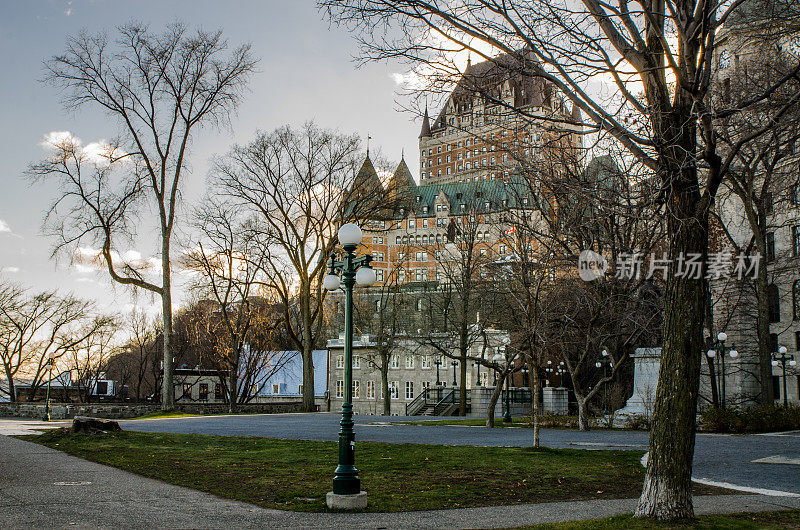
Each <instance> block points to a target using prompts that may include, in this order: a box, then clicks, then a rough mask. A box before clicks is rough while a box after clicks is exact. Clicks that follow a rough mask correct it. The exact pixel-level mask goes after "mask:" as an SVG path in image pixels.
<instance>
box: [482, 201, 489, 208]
mask: <svg viewBox="0 0 800 530" xmlns="http://www.w3.org/2000/svg"><path fill="white" fill-rule="evenodd" d="M489 206H490V204H489V201H486V202H485V203H483V207H484V208H486V209H487V210H488V209H489Z"/></svg>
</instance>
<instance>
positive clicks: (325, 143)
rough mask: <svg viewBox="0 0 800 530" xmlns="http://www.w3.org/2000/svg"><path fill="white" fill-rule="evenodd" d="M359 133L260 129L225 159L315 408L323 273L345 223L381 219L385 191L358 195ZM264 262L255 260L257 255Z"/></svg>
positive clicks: (229, 191)
mask: <svg viewBox="0 0 800 530" xmlns="http://www.w3.org/2000/svg"><path fill="white" fill-rule="evenodd" d="M358 147H359V140H358V138H357V137H356V136H348V135H343V134H340V133H337V132H335V131H327V130H323V129H320V128H319V127H317V126H316V125H314V124H313V123H307V124H305V125H304V126H303V127H302V128H300V129H292V128H290V127H281V128H279V129H276V130H275V131H273V132H271V133H259V134H258V135H257V136H256V138H255V139H254V140H253V141H252V142H251V143H249V144H247V145H242V146H235V147H234V148H233V149H232V150H231V151H230V153H229V154H228V155H227V156H225V157H224V158H222V159H220V160H218V161H217V163H216V164H215V170H214V177H213V178H214V185H215V186H217V191H218V193H219V195H221V196H224V197H227V198H228V199H229V200H230V201H231V204H233V205H236V206H237V207H239V208H243V209H246V210H247V211H248V213H250V214H251V216H252V220H251V222H250V228H249V230H250V237H252V239H251V241H252V244H253V245H254V248H253V250H252V252H251V253H250V257H249V258H248V260H249V261H250V262H251V263H252V264H255V265H256V266H257V271H256V272H257V281H256V285H259V286H261V287H263V288H266V289H268V290H269V291H270V292H272V293H274V294H275V296H276V301H277V302H278V303H279V304H280V305H281V307H283V310H284V313H285V314H284V318H283V321H284V324H285V326H286V335H287V336H288V337H289V340H290V342H291V343H292V344H294V346H295V347H296V348H297V350H298V351H299V352H300V353H301V355H302V359H303V407H304V409H305V410H313V409H314V364H313V362H314V361H313V356H312V352H313V350H314V347H315V346H316V345H318V344H320V343H321V341H322V340H323V338H324V337H323V332H324V326H323V323H324V319H323V315H322V312H323V309H324V308H323V301H324V296H325V291H324V290H323V289H322V276H323V274H324V273H325V262H326V259H327V257H328V256H329V255H330V253H331V251H332V250H333V248H334V246H335V244H336V232H337V230H338V228H339V226H340V225H341V224H344V223H346V222H352V221H358V220H363V219H368V218H373V217H374V216H375V215H376V214H377V213H379V209H381V208H385V203H382V202H381V191H380V190H375V192H374V193H373V194H372V195H370V196H369V197H368V198H366V199H364V200H359V201H356V199H358V198H359V197H360V196H361V192H363V191H364V190H362V189H359V187H358V186H356V185H354V184H355V178H354V177H355V175H356V170H357V168H358V163H359V161H360V152H359V149H358ZM256 256H258V258H257V260H258V261H257V263H255V261H254V260H255V259H256V258H255V257H256Z"/></svg>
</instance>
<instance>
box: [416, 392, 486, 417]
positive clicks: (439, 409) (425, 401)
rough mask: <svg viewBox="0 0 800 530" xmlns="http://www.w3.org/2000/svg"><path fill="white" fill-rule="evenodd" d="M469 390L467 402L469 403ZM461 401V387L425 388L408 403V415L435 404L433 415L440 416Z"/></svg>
mask: <svg viewBox="0 0 800 530" xmlns="http://www.w3.org/2000/svg"><path fill="white" fill-rule="evenodd" d="M469 398H470V395H469V390H467V403H469ZM460 401H461V389H460V388H447V387H434V388H426V389H424V390H423V391H422V392H421V393H420V394H419V395H418V396H417V397H416V398H414V400H413V401H412V402H411V403H407V404H406V416H415V415H416V414H417V413H418V412H419V411H421V410H422V409H423V408H425V407H426V406H431V405H432V406H433V415H434V416H440V415H442V413H443V412H445V411H446V410H447V409H448V408H450V407H452V406H453V405H456V404H459V403H460Z"/></svg>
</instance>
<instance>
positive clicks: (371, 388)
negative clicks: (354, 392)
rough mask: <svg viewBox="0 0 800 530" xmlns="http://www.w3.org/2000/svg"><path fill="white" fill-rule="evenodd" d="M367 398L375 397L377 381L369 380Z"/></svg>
mask: <svg viewBox="0 0 800 530" xmlns="http://www.w3.org/2000/svg"><path fill="white" fill-rule="evenodd" d="M367 399H375V381H367Z"/></svg>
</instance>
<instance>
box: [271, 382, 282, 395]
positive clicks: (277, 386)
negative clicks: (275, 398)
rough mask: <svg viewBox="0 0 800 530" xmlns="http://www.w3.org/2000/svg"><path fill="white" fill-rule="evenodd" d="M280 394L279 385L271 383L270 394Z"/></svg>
mask: <svg viewBox="0 0 800 530" xmlns="http://www.w3.org/2000/svg"><path fill="white" fill-rule="evenodd" d="M280 392H281V385H279V384H278V383H273V384H272V393H273V394H280Z"/></svg>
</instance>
